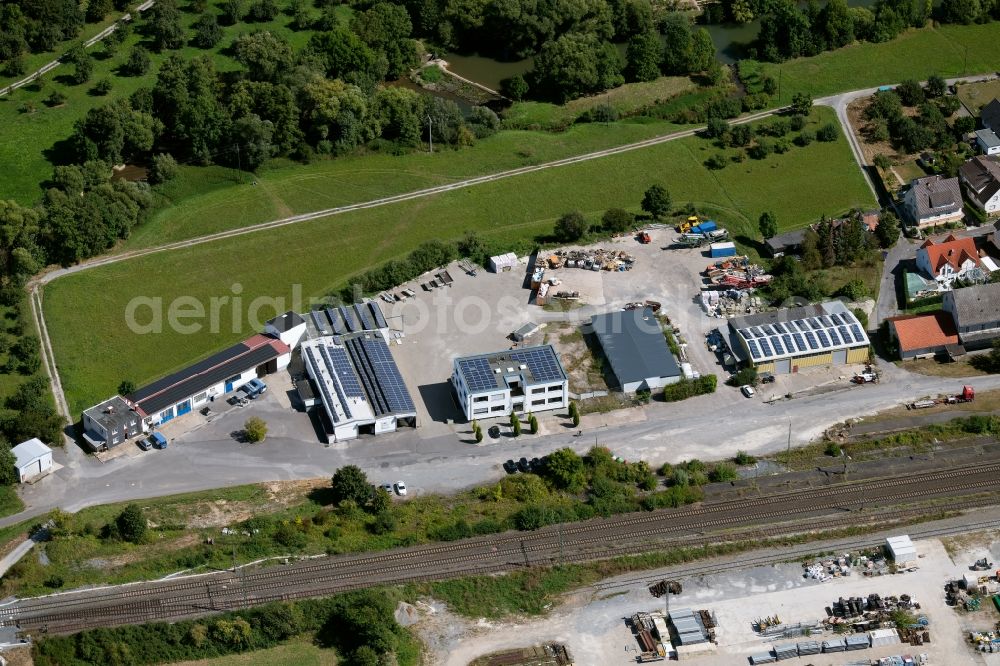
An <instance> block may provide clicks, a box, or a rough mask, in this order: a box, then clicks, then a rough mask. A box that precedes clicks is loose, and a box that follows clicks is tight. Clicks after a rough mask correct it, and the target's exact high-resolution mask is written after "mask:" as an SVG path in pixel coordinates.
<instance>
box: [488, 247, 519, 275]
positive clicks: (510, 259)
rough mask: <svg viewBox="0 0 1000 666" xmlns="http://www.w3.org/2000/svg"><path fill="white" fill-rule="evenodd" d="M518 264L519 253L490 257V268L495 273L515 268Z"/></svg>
mask: <svg viewBox="0 0 1000 666" xmlns="http://www.w3.org/2000/svg"><path fill="white" fill-rule="evenodd" d="M515 266H517V255H516V254H514V253H513V252H508V253H507V254H498V255H497V256H495V257H490V270H491V271H493V272H494V273H501V272H503V271H509V270H513V268H514V267H515Z"/></svg>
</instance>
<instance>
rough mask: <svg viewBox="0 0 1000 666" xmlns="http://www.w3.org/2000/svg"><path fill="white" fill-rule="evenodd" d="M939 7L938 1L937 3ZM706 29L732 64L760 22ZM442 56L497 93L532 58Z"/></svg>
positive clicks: (860, 2)
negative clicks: (497, 58)
mask: <svg viewBox="0 0 1000 666" xmlns="http://www.w3.org/2000/svg"><path fill="white" fill-rule="evenodd" d="M847 4H848V5H849V6H851V7H871V6H872V5H873V4H875V0H847ZM935 4H937V0H935ZM697 27H699V28H701V27H703V28H706V29H707V30H708V34H710V35H711V36H712V42H713V43H714V44H715V49H716V52H717V54H718V55H717V57H718V59H719V61H720V62H722V63H724V64H727V65H731V64H732V63H734V62H736V61H737V60H739V59H740V58H743V57H744V53H743V49H744V46H745V45H746V44H748V43H750V42H752V41H753V40H754V39H756V38H757V33H758V32H760V22H759V21H751V22H750V23H743V24H737V23H725V24H713V25H704V26H703V25H698V26H697ZM618 50H619V51H620V52H621V53H622V55H624V54H625V46H624V45H623V44H619V45H618ZM441 57H442V58H444V59H445V60H447V61H448V64H449V69H450V70H451V71H453V72H455V73H456V74H458V75H459V76H464V77H465V78H467V79H469V80H471V81H475V82H477V83H480V84H482V85H484V86H486V87H487V88H492V89H493V90H497V89H499V87H500V81H501V80H503V79H506V78H508V77H511V76H513V75H515V74H524V73H526V72H527V71H528V70H530V69H531V65H532V63H533V62H534V59H533V58H525V59H523V60H514V61H506V62H503V61H499V60H494V59H493V58H488V57H486V56H481V55H476V54H472V55H462V54H458V53H442V54H441Z"/></svg>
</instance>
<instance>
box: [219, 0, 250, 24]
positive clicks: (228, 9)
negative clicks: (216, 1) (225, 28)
mask: <svg viewBox="0 0 1000 666" xmlns="http://www.w3.org/2000/svg"><path fill="white" fill-rule="evenodd" d="M246 13H247V6H246V1H245V0H225V2H223V3H222V17H223V18H224V19H225V21H226V23H227V24H228V25H235V24H237V23H239V22H240V21H242V20H243V17H244V16H246Z"/></svg>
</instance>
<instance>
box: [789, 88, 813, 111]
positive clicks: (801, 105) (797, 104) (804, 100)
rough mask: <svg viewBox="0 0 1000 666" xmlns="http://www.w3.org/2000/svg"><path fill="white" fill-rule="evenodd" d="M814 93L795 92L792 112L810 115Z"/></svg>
mask: <svg viewBox="0 0 1000 666" xmlns="http://www.w3.org/2000/svg"><path fill="white" fill-rule="evenodd" d="M812 104H813V102H812V95H810V94H809V93H795V94H794V95H792V113H794V114H795V115H799V116H808V115H809V111H810V110H811V109H812Z"/></svg>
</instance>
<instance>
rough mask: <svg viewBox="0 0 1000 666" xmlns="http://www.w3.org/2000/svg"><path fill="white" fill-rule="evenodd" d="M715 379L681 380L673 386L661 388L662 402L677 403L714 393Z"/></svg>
mask: <svg viewBox="0 0 1000 666" xmlns="http://www.w3.org/2000/svg"><path fill="white" fill-rule="evenodd" d="M716 383H717V379H716V377H715V375H702V376H701V377H699V378H698V379H693V380H692V379H681V380H680V381H679V382H677V383H675V384H668V385H666V386H664V387H663V400H664V401H666V402H677V401H678V400H685V399H687V398H691V397H693V396H696V395H704V394H707V393H715V388H716Z"/></svg>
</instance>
